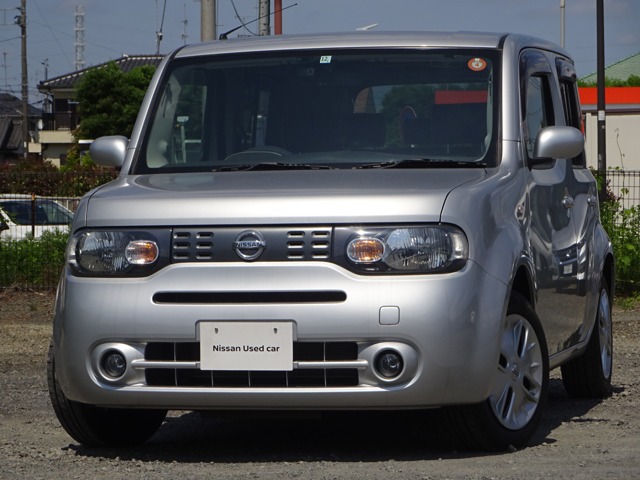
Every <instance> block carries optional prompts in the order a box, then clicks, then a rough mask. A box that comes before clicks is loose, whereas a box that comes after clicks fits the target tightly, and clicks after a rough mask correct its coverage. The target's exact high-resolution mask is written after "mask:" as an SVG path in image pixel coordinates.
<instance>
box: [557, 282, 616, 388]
mask: <svg viewBox="0 0 640 480" xmlns="http://www.w3.org/2000/svg"><path fill="white" fill-rule="evenodd" d="M560 369H561V371H562V383H564V388H565V390H566V391H567V393H568V394H569V396H571V397H573V398H604V397H607V396H608V395H609V394H610V393H611V372H612V370H613V321H612V315H611V302H610V300H609V288H608V287H607V283H606V281H605V280H604V279H603V280H601V282H600V293H599V297H598V312H597V316H596V319H595V323H594V325H593V329H592V331H591V336H590V337H589V343H588V344H587V349H586V350H585V351H584V353H583V354H582V355H580V356H579V357H577V358H574V359H573V360H571V361H569V362H567V363H565V364H564V365H562V367H561V368H560Z"/></svg>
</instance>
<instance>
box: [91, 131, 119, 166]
mask: <svg viewBox="0 0 640 480" xmlns="http://www.w3.org/2000/svg"><path fill="white" fill-rule="evenodd" d="M128 145H129V140H128V139H127V137H123V136H122V135H111V136H107V137H100V138H96V139H95V140H94V141H93V142H92V143H91V146H90V147H89V155H91V159H92V160H93V161H94V162H96V163H97V164H98V165H101V166H103V167H116V168H122V165H123V164H124V159H125V157H126V155H127V146H128Z"/></svg>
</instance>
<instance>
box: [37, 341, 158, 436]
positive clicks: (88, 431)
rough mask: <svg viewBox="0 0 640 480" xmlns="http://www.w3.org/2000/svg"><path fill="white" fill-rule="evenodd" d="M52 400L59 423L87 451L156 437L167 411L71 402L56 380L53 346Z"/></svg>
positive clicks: (49, 377) (49, 376) (49, 375)
mask: <svg viewBox="0 0 640 480" xmlns="http://www.w3.org/2000/svg"><path fill="white" fill-rule="evenodd" d="M47 380H48V385H49V396H50V397H51V404H52V405H53V410H54V411H55V413H56V416H57V417H58V421H59V422H60V424H61V425H62V427H63V428H64V429H65V430H66V432H67V433H68V434H69V435H70V436H71V437H72V438H73V439H74V440H76V441H78V442H80V443H82V444H83V445H86V446H87V447H125V446H130V445H136V444H139V443H142V442H144V441H145V440H147V439H148V438H149V437H151V435H153V434H154V433H155V432H156V431H157V430H158V428H160V425H162V422H163V421H164V419H165V417H166V415H167V411H166V410H144V409H133V408H128V409H124V408H123V409H120V408H102V407H96V406H94V405H88V404H85V403H79V402H74V401H72V400H69V399H68V398H67V397H66V396H65V395H64V392H63V391H62V389H61V388H60V385H59V384H58V380H57V379H56V370H55V359H54V356H53V345H51V346H50V347H49V358H48V361H47Z"/></svg>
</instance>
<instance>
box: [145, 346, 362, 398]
mask: <svg viewBox="0 0 640 480" xmlns="http://www.w3.org/2000/svg"><path fill="white" fill-rule="evenodd" d="M357 359H358V345H357V343H355V342H294V344H293V360H294V362H296V361H298V362H340V361H342V362H348V361H356V360H357ZM145 361H148V362H198V361H200V345H199V344H198V343H197V342H189V343H172V342H153V343H149V344H147V347H146V349H145ZM145 376H146V382H147V385H149V386H157V387H216V388H224V387H229V388H230V387H234V388H269V387H273V388H304V387H350V386H356V385H358V383H359V380H358V369H357V368H305V369H297V370H293V371H290V372H264V371H259V372H253V371H215V370H214V371H208V370H199V369H197V368H146V369H145Z"/></svg>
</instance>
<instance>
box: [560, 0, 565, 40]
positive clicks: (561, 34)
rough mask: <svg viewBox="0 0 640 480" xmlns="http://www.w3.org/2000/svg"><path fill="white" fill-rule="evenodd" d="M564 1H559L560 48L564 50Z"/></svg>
mask: <svg viewBox="0 0 640 480" xmlns="http://www.w3.org/2000/svg"><path fill="white" fill-rule="evenodd" d="M564 15H565V0H560V46H561V47H562V48H564V23H565V22H564Z"/></svg>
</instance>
